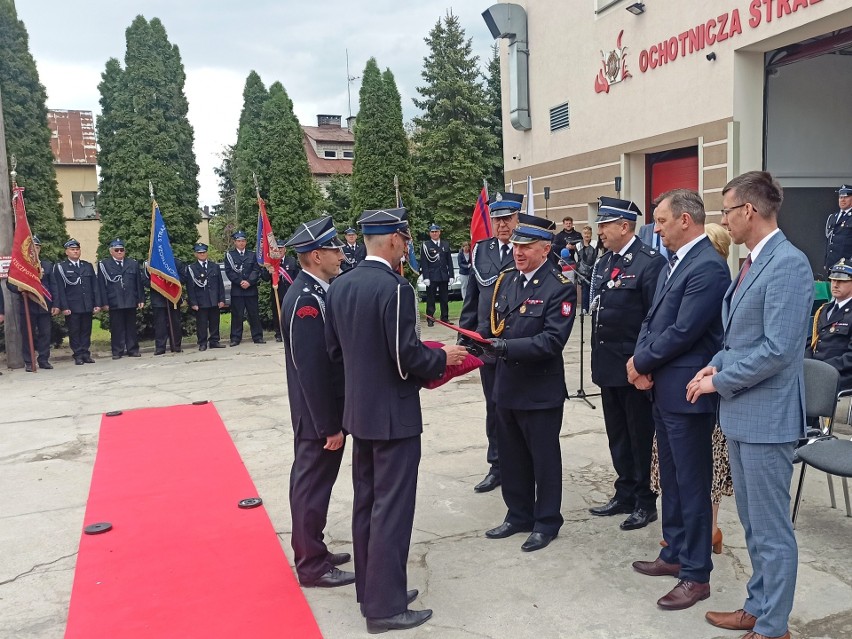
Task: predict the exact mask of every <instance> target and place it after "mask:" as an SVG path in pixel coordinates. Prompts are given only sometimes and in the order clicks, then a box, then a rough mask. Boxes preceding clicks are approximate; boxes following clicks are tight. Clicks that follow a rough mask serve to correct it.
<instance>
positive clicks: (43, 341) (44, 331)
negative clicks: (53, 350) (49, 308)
mask: <svg viewBox="0 0 852 639" xmlns="http://www.w3.org/2000/svg"><path fill="white" fill-rule="evenodd" d="M18 318H19V321H20V325H21V326H22V327H23V328H22V331H21V339H22V340H23V341H22V344H21V351H22V355H23V356H24V364H27V365H28V366H32V365H33V361H32V360H33V358H32V357H31V356H30V355H31V353H30V337H29V333H30V325H29V324H27V317H26V315H25V314H24V303H23V301H22V302H21V306H20V313H19V314H18ZM30 322H31V323H32V327H33V347H34V348H35V352H36V361H37V362H38V363H39V364H40V365H41V364H44V363H45V362H47V361H48V360H50V332H51V322H50V315H49V314H48V313H45V312H41V313H37V312H35V311H34V310H33V309H32V308H30Z"/></svg>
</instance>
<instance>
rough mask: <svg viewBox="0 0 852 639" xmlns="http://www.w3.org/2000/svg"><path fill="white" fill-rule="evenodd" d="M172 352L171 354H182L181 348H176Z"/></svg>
mask: <svg viewBox="0 0 852 639" xmlns="http://www.w3.org/2000/svg"><path fill="white" fill-rule="evenodd" d="M172 352H173V353H183V349H182V348H176V349H175V350H173V351H172Z"/></svg>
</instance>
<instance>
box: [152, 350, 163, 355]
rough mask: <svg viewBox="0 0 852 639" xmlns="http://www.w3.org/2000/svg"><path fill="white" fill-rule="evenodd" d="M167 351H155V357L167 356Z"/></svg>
mask: <svg viewBox="0 0 852 639" xmlns="http://www.w3.org/2000/svg"><path fill="white" fill-rule="evenodd" d="M165 354H166V351H154V355H165Z"/></svg>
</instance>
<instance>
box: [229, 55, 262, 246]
mask: <svg viewBox="0 0 852 639" xmlns="http://www.w3.org/2000/svg"><path fill="white" fill-rule="evenodd" d="M268 99H269V93H268V92H267V90H266V87H265V86H264V84H263V81H262V80H261V79H260V76H259V75H258V74H257V72H256V71H252V72H251V73H249V74H248V77H247V78H246V84H245V87H244V88H243V110H242V112H241V113H240V124H239V129H238V130H237V144H236V146H235V147H234V155H233V162H232V164H231V171H232V179H233V181H234V184H235V185H236V197H237V210H238V214H239V221H238V225H239V226H240V227H241V228H242V229H243V230H245V231H246V232H247V233H249V234H251V231H252V229H253V228H254V226H253V225H254V224H255V223H256V220H257V214H258V209H257V193H256V190H255V187H254V177H253V176H254V175H256V176H257V181H258V186H259V187H260V194H261V195H262V196H263V197H264V198H267V197H268V196H269V191H268V189H269V184H268V179H267V176H268V171H267V161H266V159H265V158H264V157H263V152H264V150H263V146H264V145H263V133H262V131H261V127H262V126H263V124H262V121H263V106H264V104H266V101H267V100H268Z"/></svg>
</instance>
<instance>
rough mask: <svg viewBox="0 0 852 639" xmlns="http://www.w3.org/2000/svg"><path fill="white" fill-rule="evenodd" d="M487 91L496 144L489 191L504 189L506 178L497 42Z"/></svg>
mask: <svg viewBox="0 0 852 639" xmlns="http://www.w3.org/2000/svg"><path fill="white" fill-rule="evenodd" d="M485 93H486V97H487V99H488V105H489V107H490V108H491V132H492V133H493V134H494V137H495V139H496V142H497V144H496V146H495V148H494V149H493V152H492V154H491V157H490V160H491V172H490V177H489V179H488V183H489V187H488V189H489V192H494V191H502V190H503V189H504V188H505V183H506V178H505V175H504V172H503V95H502V91H501V84H500V48H499V47H498V46H497V44H496V43H495V44H494V45H493V46H492V47H491V60H489V61H488V75H487V76H486V78H485Z"/></svg>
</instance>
